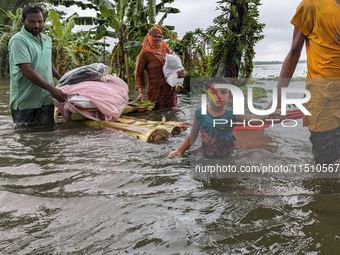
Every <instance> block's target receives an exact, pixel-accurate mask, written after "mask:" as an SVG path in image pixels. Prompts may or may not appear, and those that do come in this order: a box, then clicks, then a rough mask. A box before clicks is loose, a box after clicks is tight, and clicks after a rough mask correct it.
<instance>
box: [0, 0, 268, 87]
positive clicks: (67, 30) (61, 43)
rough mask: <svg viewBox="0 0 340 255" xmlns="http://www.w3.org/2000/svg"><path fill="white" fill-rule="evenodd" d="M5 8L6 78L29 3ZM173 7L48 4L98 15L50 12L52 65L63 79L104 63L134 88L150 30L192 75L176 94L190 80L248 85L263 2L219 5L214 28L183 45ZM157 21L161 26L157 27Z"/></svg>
mask: <svg viewBox="0 0 340 255" xmlns="http://www.w3.org/2000/svg"><path fill="white" fill-rule="evenodd" d="M5 2H6V8H7V9H4V10H1V15H2V16H3V17H5V18H6V20H7V23H8V24H6V25H1V26H0V31H1V32H2V33H1V37H0V58H1V61H2V62H1V63H2V65H1V74H2V75H5V73H6V72H7V69H6V67H7V66H8V50H7V44H8V41H9V38H10V37H11V36H12V35H13V34H15V33H16V32H18V31H19V30H20V28H21V21H20V19H21V12H20V11H21V9H20V8H17V7H15V6H18V4H19V3H24V2H25V0H17V1H14V2H10V1H8V0H5V1H4V2H2V3H1V4H4V3H5ZM34 2H40V1H39V0H36V1H34ZM173 2H174V0H160V1H157V3H156V1H155V0H112V1H111V0H89V1H87V2H86V3H84V2H82V1H75V0H48V3H46V2H45V3H44V4H45V6H46V5H47V4H53V5H55V6H56V8H55V9H57V8H58V6H60V5H63V6H66V7H70V6H78V7H80V8H82V9H92V10H95V12H96V14H95V16H94V17H84V16H79V15H78V14H77V13H75V14H73V15H71V16H70V17H68V18H67V19H65V18H63V15H62V14H61V13H59V12H57V11H55V10H54V9H53V8H50V7H49V8H46V9H49V11H48V13H47V15H46V17H47V20H46V24H45V30H44V32H45V33H47V34H48V35H49V36H51V38H52V40H53V60H52V61H53V63H54V64H55V66H56V68H57V70H58V72H60V73H61V74H64V73H65V72H67V71H68V70H70V69H73V68H76V67H78V66H83V65H87V64H90V63H93V62H102V61H101V59H104V61H105V60H108V62H109V63H110V72H111V73H115V74H116V75H118V76H119V77H120V78H122V79H124V80H125V81H127V83H128V84H129V85H133V84H134V73H135V69H136V59H137V56H138V54H139V52H140V50H141V47H142V43H143V40H144V37H145V35H146V33H147V31H148V29H149V28H150V27H152V26H158V27H160V28H161V29H162V30H163V34H164V40H165V41H166V42H167V43H168V45H169V47H170V48H171V49H172V50H173V51H174V52H175V53H176V54H177V55H178V56H180V57H181V59H182V63H183V66H184V68H185V70H186V72H187V77H186V78H185V80H184V84H183V87H179V88H178V89H177V92H178V93H189V90H190V78H207V77H211V76H214V75H221V76H224V77H230V78H246V79H244V80H243V83H242V84H239V85H240V86H242V85H244V84H246V83H247V82H249V80H248V78H249V77H250V75H251V73H252V69H253V58H254V56H255V52H254V46H255V44H256V43H257V42H258V41H259V40H261V39H262V38H263V35H262V29H263V27H264V24H261V23H259V22H258V16H259V15H258V6H259V5H260V1H259V0H220V1H218V2H217V9H218V10H220V15H219V16H217V17H216V18H215V19H214V20H213V21H212V25H211V26H210V27H209V28H208V29H207V30H202V29H195V30H194V31H188V32H187V33H186V34H185V35H184V36H183V38H182V39H179V38H178V37H177V35H176V33H175V27H173V26H169V25H165V21H166V18H167V17H168V15H169V14H177V13H179V12H180V10H178V9H177V8H173V7H171V4H172V3H173ZM30 3H33V2H32V1H30ZM25 4H27V3H26V2H25ZM14 9H15V10H18V11H16V12H15V14H13V13H12V12H10V11H8V10H14ZM156 18H157V20H159V21H158V23H157V24H156ZM75 25H90V26H91V29H89V30H88V31H78V32H75ZM108 40H110V42H112V41H114V42H116V43H115V45H114V47H113V50H112V51H111V52H107V51H106V49H107V46H108V45H107V44H106V42H107V41H108ZM6 54H7V55H6ZM105 62H106V61H105ZM273 79H274V77H273Z"/></svg>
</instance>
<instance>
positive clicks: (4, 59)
mask: <svg viewBox="0 0 340 255" xmlns="http://www.w3.org/2000/svg"><path fill="white" fill-rule="evenodd" d="M0 13H1V14H3V15H4V16H6V17H7V18H9V19H10V22H9V25H4V24H0V31H1V33H0V55H1V76H5V73H6V69H8V60H9V58H8V54H9V52H8V43H9V40H10V39H11V37H12V36H13V35H14V34H16V33H17V32H19V31H20V30H21V27H22V23H21V17H22V9H20V8H19V9H17V12H16V14H15V15H14V14H13V13H12V12H6V11H4V10H3V9H1V8H0Z"/></svg>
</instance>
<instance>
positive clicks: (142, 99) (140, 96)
mask: <svg viewBox="0 0 340 255" xmlns="http://www.w3.org/2000/svg"><path fill="white" fill-rule="evenodd" d="M139 101H141V102H144V95H143V94H141V93H140V94H139V95H138V97H137V98H136V100H135V101H134V102H139Z"/></svg>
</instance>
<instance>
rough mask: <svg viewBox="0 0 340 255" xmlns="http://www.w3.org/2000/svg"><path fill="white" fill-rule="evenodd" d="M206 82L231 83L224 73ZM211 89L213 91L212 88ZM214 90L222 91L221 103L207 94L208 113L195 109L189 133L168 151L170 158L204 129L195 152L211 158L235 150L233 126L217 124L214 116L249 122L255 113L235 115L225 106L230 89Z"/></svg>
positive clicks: (184, 148)
mask: <svg viewBox="0 0 340 255" xmlns="http://www.w3.org/2000/svg"><path fill="white" fill-rule="evenodd" d="M207 84H208V85H209V86H208V87H210V88H214V86H215V84H230V82H229V81H228V80H227V79H226V78H223V77H214V78H211V79H209V80H208V81H207ZM209 90H210V91H211V89H209ZM214 90H215V91H216V92H217V94H218V95H219V97H220V99H221V103H220V102H219V100H218V99H217V96H216V95H214V97H216V98H215V101H216V102H218V103H217V104H215V101H214V99H213V98H211V97H210V96H208V102H209V104H210V106H209V107H208V109H207V114H202V110H201V109H197V110H196V111H195V118H194V123H193V126H192V129H191V133H190V135H189V136H187V137H186V138H185V140H184V141H183V142H182V144H181V145H180V146H179V147H178V148H177V149H176V150H174V151H172V152H171V153H170V154H169V155H168V157H169V158H176V157H180V156H181V155H182V154H183V153H184V152H185V151H186V150H187V149H188V148H189V147H190V146H191V145H192V144H193V143H194V142H195V141H196V139H197V137H198V134H199V132H201V137H202V146H201V147H200V148H198V149H197V150H195V151H194V152H193V154H194V155H197V156H203V157H209V158H210V157H211V158H223V157H226V156H229V155H230V154H231V153H233V152H234V150H235V145H234V141H235V140H236V138H235V136H234V134H233V127H234V126H233V125H217V124H216V125H215V127H214V120H215V119H222V120H224V121H225V120H226V121H228V123H231V122H232V123H235V122H236V121H241V122H243V121H246V122H247V121H249V120H252V119H254V115H234V114H233V110H232V109H226V108H225V106H226V104H227V103H228V102H229V100H230V99H231V93H230V91H229V90H228V89H227V88H215V89H214ZM211 92H212V91H211ZM212 94H213V93H212ZM280 112H281V111H280V109H277V110H276V111H275V113H274V114H271V115H262V116H256V119H258V120H265V119H269V118H277V115H279V114H280ZM259 123H260V121H259ZM252 124H254V125H255V124H256V122H255V121H252Z"/></svg>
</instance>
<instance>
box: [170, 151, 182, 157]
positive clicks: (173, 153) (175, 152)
mask: <svg viewBox="0 0 340 255" xmlns="http://www.w3.org/2000/svg"><path fill="white" fill-rule="evenodd" d="M182 154H183V152H180V151H178V150H174V151H172V152H170V154H169V155H168V158H178V157H180V156H182Z"/></svg>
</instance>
